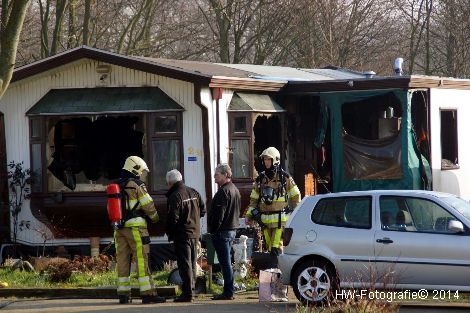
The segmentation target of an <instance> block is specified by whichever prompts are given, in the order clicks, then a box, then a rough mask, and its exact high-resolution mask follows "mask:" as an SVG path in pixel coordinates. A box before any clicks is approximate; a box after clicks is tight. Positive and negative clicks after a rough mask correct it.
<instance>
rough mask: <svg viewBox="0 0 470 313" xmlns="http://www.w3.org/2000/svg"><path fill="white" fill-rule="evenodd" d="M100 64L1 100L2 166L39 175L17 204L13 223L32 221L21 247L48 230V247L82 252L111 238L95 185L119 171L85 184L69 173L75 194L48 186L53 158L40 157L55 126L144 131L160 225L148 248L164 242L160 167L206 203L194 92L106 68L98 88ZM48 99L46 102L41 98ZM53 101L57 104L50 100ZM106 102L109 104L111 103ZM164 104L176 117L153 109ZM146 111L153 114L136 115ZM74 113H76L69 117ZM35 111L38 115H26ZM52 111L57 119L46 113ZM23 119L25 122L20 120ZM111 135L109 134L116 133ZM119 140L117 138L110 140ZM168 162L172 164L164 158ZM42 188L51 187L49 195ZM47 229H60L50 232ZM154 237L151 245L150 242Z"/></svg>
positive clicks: (37, 82)
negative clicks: (79, 122)
mask: <svg viewBox="0 0 470 313" xmlns="http://www.w3.org/2000/svg"><path fill="white" fill-rule="evenodd" d="M102 64H103V63H102V62H98V61H95V60H91V59H80V60H77V61H74V62H71V63H67V64H65V65H63V66H60V67H57V68H54V69H51V70H48V71H45V72H41V73H39V74H37V75H35V76H31V77H28V78H27V79H24V80H19V81H16V82H14V83H12V84H11V85H10V87H9V89H8V90H7V92H6V93H5V95H4V97H2V99H0V111H2V112H3V113H4V114H5V130H6V136H5V137H6V148H7V151H8V161H11V160H14V161H16V162H21V161H23V162H24V164H26V165H27V166H28V167H31V168H33V169H35V170H38V171H40V172H42V173H43V176H42V178H41V179H42V183H40V184H39V186H34V188H35V190H34V192H33V195H32V198H31V199H28V200H27V201H25V202H24V207H23V209H22V211H21V214H20V217H19V219H20V220H25V221H31V229H29V230H24V231H22V232H19V234H18V239H19V241H20V242H21V243H25V244H31V245H36V244H41V243H42V238H41V237H40V236H38V233H37V232H36V231H35V230H34V229H39V230H41V229H50V230H51V231H53V232H54V233H53V238H54V240H51V241H49V242H48V243H47V244H48V245H49V244H54V245H59V244H65V245H70V244H72V243H74V244H88V243H89V240H88V237H89V236H101V237H102V238H106V240H109V239H110V238H112V227H111V226H110V225H109V223H108V220H107V216H106V195H105V192H104V191H102V189H103V187H102V185H103V184H104V183H105V180H106V179H108V178H106V176H108V177H111V176H114V175H115V172H116V171H118V170H119V169H118V168H117V167H118V166H117V165H115V166H114V170H112V171H113V172H114V174H111V175H110V174H109V173H108V174H104V173H105V172H108V169H105V168H104V167H102V169H101V170H98V172H102V173H101V174H100V173H99V174H100V177H98V178H97V180H88V179H87V177H86V175H85V174H84V173H83V170H82V171H81V172H80V173H75V178H76V183H77V186H76V188H75V189H74V190H71V189H70V188H67V187H65V186H64V184H63V183H60V184H59V180H58V179H57V180H56V181H55V182H54V183H53V184H51V185H50V186H49V181H48V180H47V177H46V175H49V177H54V176H53V175H52V174H51V172H50V171H49V170H48V169H47V167H48V166H49V165H50V164H48V161H51V162H52V158H49V159H47V157H46V156H47V154H48V153H49V152H48V150H47V149H49V148H50V146H51V145H52V146H54V148H55V145H56V143H54V139H53V133H55V130H53V126H55V125H57V123H58V122H59V119H60V120H67V119H69V120H70V119H75V118H80V117H87V118H89V119H91V120H90V121H91V122H92V125H93V124H94V123H95V122H96V121H97V120H98V119H99V118H100V117H101V118H108V119H110V118H111V117H112V118H118V117H124V116H126V118H129V119H133V118H134V117H137V118H138V120H137V121H136V122H135V123H134V124H133V125H132V126H129V128H132V129H133V130H136V131H140V132H142V129H143V132H144V136H143V142H142V141H141V143H140V144H141V149H142V150H143V151H142V152H143V156H144V159H145V160H146V161H147V163H148V165H149V167H150V170H151V174H150V175H149V177H148V188H149V193H150V194H151V196H152V197H153V199H154V201H155V202H156V204H157V209H158V211H159V214H160V215H161V217H162V221H161V222H159V223H158V224H156V225H155V226H154V227H152V228H151V230H150V234H151V236H152V237H153V238H154V239H153V240H154V241H153V242H155V240H162V241H165V242H167V241H166V239H165V238H163V237H161V236H162V235H163V226H164V218H165V213H166V209H165V208H166V198H165V190H164V188H161V186H163V184H164V180H165V177H164V175H162V173H163V172H165V170H166V169H167V168H166V167H167V166H168V167H170V166H171V168H173V167H177V168H179V169H180V170H181V171H182V172H183V174H184V178H185V181H186V182H187V183H188V184H189V185H191V186H193V187H195V188H197V189H198V191H199V192H200V193H201V195H202V197H203V198H205V195H206V190H205V175H204V166H203V164H204V158H205V156H206V152H205V151H204V149H203V135H202V133H203V125H202V124H201V123H202V122H201V121H202V118H201V116H202V113H201V108H200V107H198V106H197V105H196V104H195V103H194V95H195V94H194V92H195V91H194V85H193V84H192V83H190V82H185V81H180V80H177V79H172V78H168V77H165V76H161V75H156V74H150V73H144V72H141V71H138V70H133V69H129V68H125V67H123V66H118V65H108V64H106V65H108V66H109V68H110V69H109V71H110V72H109V73H108V76H107V78H106V80H104V81H102V80H100V77H101V76H102V75H101V74H99V73H97V71H96V68H97V67H98V66H99V65H102ZM155 92H159V93H160V92H161V93H163V94H165V98H164V99H163V98H159V99H160V100H159V101H155V99H153V98H152V97H151V95H152V94H154V93H155ZM108 93H109V94H108ZM48 94H49V95H50V96H51V97H46V95H48ZM54 94H55V95H57V97H55V96H54V97H53V95H54ZM85 95H86V97H85ZM104 95H106V97H104ZM125 95H127V96H125ZM109 97H111V99H112V100H113V101H110V98H109ZM85 98H86V99H85ZM42 99H43V100H44V101H43V103H44V106H42V107H41V110H39V107H36V105H37V104H38V103H39V102H40V101H41V100H42ZM87 99H94V101H95V102H93V105H89V104H90V103H91V102H88V101H85V100H87ZM123 99H126V103H122V106H121V105H116V102H115V101H118V100H121V101H122V100H123ZM46 100H47V101H46ZM167 100H168V101H169V100H171V101H172V103H174V104H176V105H177V106H178V109H177V110H175V109H174V108H173V109H171V108H170V109H168V108H163V109H161V108H160V107H158V106H159V105H161V104H162V103H164V104H165V103H167V102H166V101H167ZM52 104H54V105H52ZM149 105H151V106H157V108H153V109H145V108H143V107H142V106H149ZM74 106H79V108H78V109H77V110H75V111H74V112H71V111H73V107H74ZM88 106H89V107H88ZM34 107H36V108H37V109H38V111H34V110H32V109H33V108H34ZM53 109H55V110H56V111H51V110H53ZM46 110H49V111H46ZM59 110H60V112H59ZM28 112H29V113H30V115H27V113H28ZM132 122H133V121H132ZM170 122H171V123H170ZM129 123H131V122H129ZM170 124H171V125H170ZM108 125H109V124H108ZM183 125H184V127H183ZM170 126H171V127H170ZM92 127H93V126H92ZM168 127H170V128H168ZM112 128H114V130H116V128H115V127H112ZM123 128H124V127H123ZM126 128H127V126H126ZM82 129H83V128H82ZM118 133H119V131H117V132H116V134H118ZM49 137H50V138H49ZM95 137H96V138H98V137H99V136H95ZM118 137H119V136H118ZM101 138H103V136H101ZM110 141H111V140H110ZM49 143H51V145H49ZM69 143H70V142H69ZM63 144H64V143H63ZM67 144H68V143H67ZM47 146H49V148H48V147H47ZM104 146H105V145H103V147H104ZM69 148H70V149H69ZM170 148H171V150H170ZM67 149H69V150H68V151H65V152H66V155H67V153H70V154H69V155H68V156H70V155H73V154H75V153H76V152H77V149H76V148H72V147H66V149H65V150H67ZM151 150H154V151H151ZM162 151H163V152H162ZM168 151H172V152H173V153H168ZM134 152H135V153H137V154H138V153H139V151H136V150H133V153H134ZM175 155H177V156H178V157H177V158H175V159H172V158H170V156H175ZM68 156H67V158H68ZM61 157H62V156H61ZM72 159H73V158H72ZM69 160H70V159H69ZM68 162H69V161H67V162H66V163H68ZM100 162H101V161H100ZM72 163H73V162H72ZM98 163H99V162H98ZM75 170H78V168H76V169H75ZM92 172H93V171H90V173H88V177H91V176H90V174H93V173H92ZM95 173H96V172H95ZM103 174H104V175H103ZM92 176H93V175H92ZM93 178H96V177H92V179H93ZM54 179H55V178H54ZM72 180H73V179H72ZM49 187H53V188H51V191H49ZM36 188H38V189H36ZM41 188H42V189H41ZM46 213H47V215H46ZM53 224H55V226H60V227H54V225H53ZM58 228H63V229H58ZM157 236H158V237H159V238H158V239H157V238H155V237H157ZM103 240H105V239H103Z"/></svg>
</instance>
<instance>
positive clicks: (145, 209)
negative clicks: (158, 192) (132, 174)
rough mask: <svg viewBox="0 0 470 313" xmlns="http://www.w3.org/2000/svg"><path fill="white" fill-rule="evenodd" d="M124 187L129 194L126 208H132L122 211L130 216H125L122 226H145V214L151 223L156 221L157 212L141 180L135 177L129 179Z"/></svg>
mask: <svg viewBox="0 0 470 313" xmlns="http://www.w3.org/2000/svg"><path fill="white" fill-rule="evenodd" d="M124 189H125V191H126V192H127V194H128V195H129V198H128V199H127V201H128V203H127V205H126V210H132V212H123V215H124V217H126V216H129V217H130V218H128V219H127V218H126V221H125V222H124V227H147V221H146V219H145V216H147V217H148V218H149V219H150V220H151V221H152V222H153V223H156V222H158V213H157V210H156V209H155V204H154V203H153V199H152V197H151V196H150V195H149V194H148V192H147V188H146V187H145V184H144V183H143V182H141V181H139V180H136V179H129V181H128V182H127V184H126V186H125V188H124Z"/></svg>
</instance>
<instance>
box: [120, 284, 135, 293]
mask: <svg viewBox="0 0 470 313" xmlns="http://www.w3.org/2000/svg"><path fill="white" fill-rule="evenodd" d="M131 289H132V288H131V286H130V285H129V286H118V287H117V292H122V291H131Z"/></svg>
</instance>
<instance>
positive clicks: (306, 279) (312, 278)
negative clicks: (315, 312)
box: [292, 260, 337, 305]
mask: <svg viewBox="0 0 470 313" xmlns="http://www.w3.org/2000/svg"><path fill="white" fill-rule="evenodd" d="M292 278H293V280H292V286H293V289H294V293H295V296H296V297H297V299H299V301H300V302H302V303H304V304H312V305H317V304H321V303H323V302H325V301H327V300H328V297H329V296H330V295H331V294H332V292H333V291H334V290H335V289H336V288H337V278H336V272H335V270H334V268H333V267H332V266H331V265H329V264H327V263H326V262H324V261H321V260H308V261H305V262H303V263H301V264H300V265H299V266H298V267H297V269H296V270H295V272H294V276H293V277H292Z"/></svg>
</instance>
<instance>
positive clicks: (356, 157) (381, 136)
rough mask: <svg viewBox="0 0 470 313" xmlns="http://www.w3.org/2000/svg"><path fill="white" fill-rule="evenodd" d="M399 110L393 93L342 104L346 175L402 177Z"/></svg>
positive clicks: (351, 177) (362, 177) (370, 177)
mask: <svg viewBox="0 0 470 313" xmlns="http://www.w3.org/2000/svg"><path fill="white" fill-rule="evenodd" d="M402 114H403V113H402V108H401V103H400V100H399V99H398V98H397V97H396V96H395V95H394V94H393V93H387V94H384V95H380V96H375V97H371V98H367V99H364V100H361V101H357V102H349V103H344V104H343V105H342V121H343V134H342V135H343V151H344V174H345V177H346V178H347V179H349V180H365V179H400V178H402V176H403V174H402V170H401V149H402V148H401V136H400V126H401V117H402Z"/></svg>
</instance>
